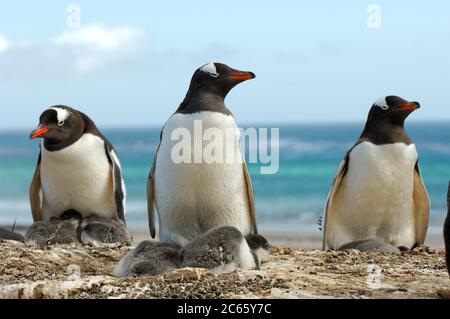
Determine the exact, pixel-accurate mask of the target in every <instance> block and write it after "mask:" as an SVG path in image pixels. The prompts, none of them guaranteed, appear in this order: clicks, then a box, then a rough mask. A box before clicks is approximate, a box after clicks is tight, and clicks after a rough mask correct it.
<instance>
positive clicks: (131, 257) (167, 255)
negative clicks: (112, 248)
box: [114, 241, 180, 277]
mask: <svg viewBox="0 0 450 319" xmlns="http://www.w3.org/2000/svg"><path fill="white" fill-rule="evenodd" d="M179 264H180V247H178V246H176V245H174V244H166V243H155V242H151V241H143V242H141V243H140V244H139V245H138V246H137V247H136V248H135V249H133V250H131V251H130V252H129V253H128V254H127V255H125V257H123V258H122V259H121V260H120V262H119V263H118V264H117V266H116V268H115V270H114V275H115V276H117V277H131V276H155V275H159V274H163V273H165V272H167V271H170V270H173V269H177V268H178V267H179Z"/></svg>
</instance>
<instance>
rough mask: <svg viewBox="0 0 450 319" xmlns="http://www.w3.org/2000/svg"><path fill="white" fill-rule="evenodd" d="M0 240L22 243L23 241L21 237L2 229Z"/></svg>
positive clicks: (0, 230)
mask: <svg viewBox="0 0 450 319" xmlns="http://www.w3.org/2000/svg"><path fill="white" fill-rule="evenodd" d="M0 240H14V241H19V242H22V243H23V242H24V241H25V239H24V238H23V236H22V235H20V234H17V233H15V232H12V231H9V230H6V229H3V228H0Z"/></svg>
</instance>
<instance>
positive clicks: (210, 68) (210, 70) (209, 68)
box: [200, 63, 219, 78]
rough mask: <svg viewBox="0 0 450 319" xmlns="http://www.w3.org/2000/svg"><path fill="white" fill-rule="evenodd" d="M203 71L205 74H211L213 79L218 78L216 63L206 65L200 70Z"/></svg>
mask: <svg viewBox="0 0 450 319" xmlns="http://www.w3.org/2000/svg"><path fill="white" fill-rule="evenodd" d="M200 70H201V71H203V72H205V73H209V75H211V76H212V77H215V78H216V77H218V76H219V73H217V69H216V65H215V64H214V63H208V64H205V65H204V66H202V67H201V68H200Z"/></svg>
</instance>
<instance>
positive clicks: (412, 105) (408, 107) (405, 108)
mask: <svg viewBox="0 0 450 319" xmlns="http://www.w3.org/2000/svg"><path fill="white" fill-rule="evenodd" d="M419 108H420V104H419V103H409V104H405V105H403V106H401V107H400V110H402V111H410V112H412V111H415V110H417V109H419Z"/></svg>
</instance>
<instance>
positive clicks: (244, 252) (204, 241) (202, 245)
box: [181, 226, 259, 273]
mask: <svg viewBox="0 0 450 319" xmlns="http://www.w3.org/2000/svg"><path fill="white" fill-rule="evenodd" d="M181 267H182V268H184V267H196V268H206V269H210V270H212V271H214V272H218V273H221V272H230V271H234V270H236V269H237V268H241V269H258V268H259V261H258V257H257V256H256V254H255V253H254V252H253V251H252V250H251V249H250V247H249V245H248V244H247V241H246V240H245V238H244V236H243V235H242V233H241V232H240V231H239V230H237V229H236V228H234V227H231V226H225V227H219V228H215V229H213V230H211V231H209V232H207V233H205V234H203V235H201V236H199V237H198V238H197V239H196V240H193V241H192V242H190V243H188V244H187V245H185V246H184V247H183V249H182V250H181Z"/></svg>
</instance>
